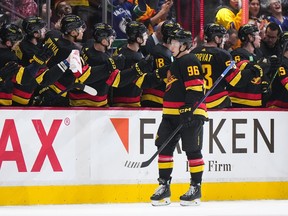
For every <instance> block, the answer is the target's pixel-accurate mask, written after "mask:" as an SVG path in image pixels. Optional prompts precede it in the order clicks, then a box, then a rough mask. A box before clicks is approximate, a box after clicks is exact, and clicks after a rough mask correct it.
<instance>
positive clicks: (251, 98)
mask: <svg viewBox="0 0 288 216" xmlns="http://www.w3.org/2000/svg"><path fill="white" fill-rule="evenodd" d="M238 37H239V39H240V40H241V47H239V48H237V49H236V50H234V51H232V52H231V55H232V56H233V58H234V60H235V62H236V63H238V62H241V61H242V62H243V61H244V62H245V61H246V63H247V62H249V65H248V66H249V67H250V68H251V74H253V75H254V76H253V77H251V79H250V80H249V81H248V82H247V84H246V85H245V86H235V87H233V86H229V87H228V90H229V96H230V99H231V101H232V106H233V107H263V106H265V105H264V104H265V101H266V98H265V93H264V91H266V90H267V84H268V82H269V80H268V77H267V76H266V75H265V73H264V72H265V71H266V70H264V69H265V65H266V67H267V70H269V66H268V65H267V64H265V63H262V61H260V62H259V64H261V66H260V65H259V64H258V61H259V59H260V56H257V55H256V54H255V51H256V49H257V48H259V47H260V42H261V37H260V35H259V29H258V27H257V26H255V25H251V24H246V25H243V26H241V27H240V29H239V32H238ZM246 63H245V64H246ZM251 66H252V67H251ZM253 71H254V73H253ZM259 71H262V72H260V73H259Z"/></svg>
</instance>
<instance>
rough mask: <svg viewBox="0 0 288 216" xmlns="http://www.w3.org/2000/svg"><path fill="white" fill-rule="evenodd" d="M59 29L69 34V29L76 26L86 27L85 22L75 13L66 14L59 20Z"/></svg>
mask: <svg viewBox="0 0 288 216" xmlns="http://www.w3.org/2000/svg"><path fill="white" fill-rule="evenodd" d="M60 26H61V28H60V31H61V32H62V33H64V34H69V33H70V32H71V31H73V30H76V29H78V28H81V27H82V28H84V29H85V28H86V25H85V22H84V21H83V20H82V19H81V18H80V17H79V16H77V15H74V14H68V15H66V16H64V17H63V18H62V20H61V24H60Z"/></svg>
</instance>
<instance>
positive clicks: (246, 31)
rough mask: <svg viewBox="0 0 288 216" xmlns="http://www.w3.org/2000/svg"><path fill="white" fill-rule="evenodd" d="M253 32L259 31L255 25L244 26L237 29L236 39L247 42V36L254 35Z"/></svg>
mask: <svg viewBox="0 0 288 216" xmlns="http://www.w3.org/2000/svg"><path fill="white" fill-rule="evenodd" d="M255 32H259V29H258V27H257V26H256V25H251V24H246V25H243V26H241V27H240V28H239V31H238V38H239V39H240V40H241V41H242V42H244V41H248V35H254V34H255Z"/></svg>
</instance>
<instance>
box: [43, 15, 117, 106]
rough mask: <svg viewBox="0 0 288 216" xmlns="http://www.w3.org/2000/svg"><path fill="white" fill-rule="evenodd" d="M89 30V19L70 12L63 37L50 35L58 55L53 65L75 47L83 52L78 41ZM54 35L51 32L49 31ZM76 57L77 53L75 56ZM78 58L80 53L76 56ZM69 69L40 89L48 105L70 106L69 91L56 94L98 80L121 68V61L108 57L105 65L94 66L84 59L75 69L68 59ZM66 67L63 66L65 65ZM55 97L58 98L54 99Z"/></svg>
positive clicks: (52, 62)
mask: <svg viewBox="0 0 288 216" xmlns="http://www.w3.org/2000/svg"><path fill="white" fill-rule="evenodd" d="M84 30H85V23H84V22H83V21H82V20H81V18H80V17H78V16H76V15H73V14H70V15H66V16H64V17H63V18H62V20H61V32H62V34H63V35H62V36H60V37H59V38H55V37H53V36H52V37H46V40H45V44H47V45H48V46H49V47H52V49H53V50H54V55H55V56H53V57H52V58H51V59H50V60H49V62H48V64H47V65H48V67H49V68H51V67H53V66H55V65H57V64H58V63H59V62H61V61H64V60H66V59H68V56H69V55H70V53H71V51H72V50H78V51H79V52H80V50H81V46H80V45H79V43H77V42H78V41H81V39H82V37H83V32H84ZM49 36H50V34H49ZM74 57H75V56H74ZM76 58H77V56H76ZM64 63H65V65H63V66H64V68H65V70H66V69H68V72H65V73H63V75H62V76H61V77H60V78H59V79H58V80H57V81H56V82H54V83H53V84H52V85H49V86H48V87H44V88H42V89H41V90H40V91H39V93H40V97H41V98H42V99H41V101H42V102H41V104H42V105H46V106H47V105H48V106H69V98H68V97H67V92H66V93H64V94H62V96H61V97H56V96H57V94H59V93H60V92H62V91H65V90H66V89H69V88H71V87H72V86H73V85H74V84H75V83H84V84H89V83H93V82H95V81H97V80H101V79H103V77H106V76H107V71H109V72H112V71H114V70H115V69H116V68H117V62H114V61H107V62H106V64H105V65H101V66H97V67H90V66H89V65H87V64H85V63H84V62H83V65H81V64H80V63H79V64H78V68H74V69H72V70H71V67H70V66H69V62H68V63H67V61H64ZM64 68H63V69H64ZM51 98H54V99H53V100H52V99H51Z"/></svg>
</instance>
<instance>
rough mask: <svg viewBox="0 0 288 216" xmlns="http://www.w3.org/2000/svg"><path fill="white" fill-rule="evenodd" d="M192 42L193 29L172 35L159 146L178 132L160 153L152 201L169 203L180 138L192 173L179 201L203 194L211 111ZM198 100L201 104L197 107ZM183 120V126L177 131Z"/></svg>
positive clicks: (190, 199) (159, 129)
mask: <svg viewBox="0 0 288 216" xmlns="http://www.w3.org/2000/svg"><path fill="white" fill-rule="evenodd" d="M191 45H192V39H191V32H189V31H184V30H178V31H175V33H173V34H172V35H171V48H170V50H171V51H172V52H173V55H174V56H175V57H176V59H175V61H174V62H173V63H172V64H171V66H170V68H169V70H168V72H167V79H168V80H167V85H166V91H165V94H164V98H163V115H162V121H161V123H160V125H159V128H158V131H157V137H156V140H155V145H156V146H157V148H158V149H159V148H160V147H162V145H163V143H164V142H165V141H166V139H167V138H168V137H170V135H171V134H172V133H176V134H175V136H174V137H172V139H171V140H170V141H169V143H167V145H166V146H165V147H164V148H163V150H162V151H161V152H160V153H159V156H158V172H159V178H158V181H159V185H160V186H159V188H158V189H157V190H156V192H155V193H154V194H153V195H152V196H151V197H150V199H151V201H152V205H157V206H158V205H168V204H170V196H171V192H170V183H171V178H172V171H173V162H174V161H173V153H174V151H175V148H176V145H177V143H178V141H179V140H180V139H181V141H182V150H183V151H184V152H185V153H186V157H187V160H188V162H189V171H190V177H191V178H190V187H189V190H188V192H187V193H185V194H184V195H182V196H180V204H181V205H190V204H193V203H196V202H197V203H198V201H199V200H200V198H201V183H202V175H203V172H204V160H203V155H202V144H203V124H204V121H206V120H208V114H207V108H206V104H205V102H203V101H202V100H203V97H204V94H205V83H204V74H203V71H202V66H201V63H200V62H199V60H198V59H197V57H196V56H195V55H194V54H193V53H190V51H189V49H190V48H191ZM177 49H178V51H177ZM198 103H200V104H198ZM196 104H197V105H198V106H197V107H195V108H194V106H196ZM180 124H181V126H182V128H181V129H180V130H179V131H176V132H175V130H176V129H178V128H179V125H180ZM196 200H197V201H196Z"/></svg>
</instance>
